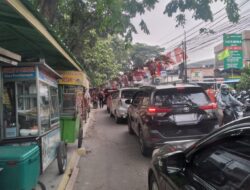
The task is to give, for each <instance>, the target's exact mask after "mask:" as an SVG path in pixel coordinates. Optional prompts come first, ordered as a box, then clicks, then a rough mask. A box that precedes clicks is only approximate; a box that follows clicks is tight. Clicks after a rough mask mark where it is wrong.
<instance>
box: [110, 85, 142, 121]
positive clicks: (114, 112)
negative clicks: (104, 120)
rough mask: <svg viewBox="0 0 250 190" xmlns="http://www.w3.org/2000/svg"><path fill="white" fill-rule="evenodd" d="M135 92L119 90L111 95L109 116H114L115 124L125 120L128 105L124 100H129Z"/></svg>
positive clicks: (129, 89)
mask: <svg viewBox="0 0 250 190" xmlns="http://www.w3.org/2000/svg"><path fill="white" fill-rule="evenodd" d="M137 90H138V89H137V88H121V89H119V90H118V91H117V92H115V93H112V100H111V108H110V115H111V116H114V118H115V121H116V123H120V122H121V120H122V119H127V111H128V107H129V105H128V104H126V103H125V100H127V99H131V98H132V97H133V95H134V94H135V93H136V92H137Z"/></svg>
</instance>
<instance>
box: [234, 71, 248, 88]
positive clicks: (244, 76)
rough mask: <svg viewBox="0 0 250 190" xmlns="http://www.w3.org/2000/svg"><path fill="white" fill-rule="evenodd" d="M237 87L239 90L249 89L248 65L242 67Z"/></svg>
mask: <svg viewBox="0 0 250 190" xmlns="http://www.w3.org/2000/svg"><path fill="white" fill-rule="evenodd" d="M237 88H238V89H240V90H248V89H250V67H246V68H244V70H243V72H242V73H241V77H240V83H239V84H238V85H237Z"/></svg>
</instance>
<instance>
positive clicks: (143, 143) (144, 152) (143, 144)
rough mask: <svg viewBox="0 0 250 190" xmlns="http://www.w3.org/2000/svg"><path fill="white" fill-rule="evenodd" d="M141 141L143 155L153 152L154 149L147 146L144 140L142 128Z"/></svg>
mask: <svg viewBox="0 0 250 190" xmlns="http://www.w3.org/2000/svg"><path fill="white" fill-rule="evenodd" d="M139 143H140V149H141V153H142V155H143V156H146V157H149V156H151V154H152V149H151V148H149V147H147V146H146V145H145V141H144V137H143V133H142V130H141V129H140V131H139Z"/></svg>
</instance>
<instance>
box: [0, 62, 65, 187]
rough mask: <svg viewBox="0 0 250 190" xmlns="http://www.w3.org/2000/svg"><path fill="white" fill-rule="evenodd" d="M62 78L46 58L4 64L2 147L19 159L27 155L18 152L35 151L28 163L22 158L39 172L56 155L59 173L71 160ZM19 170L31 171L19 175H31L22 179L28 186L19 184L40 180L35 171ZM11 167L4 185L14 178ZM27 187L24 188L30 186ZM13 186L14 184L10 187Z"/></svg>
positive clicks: (30, 152)
mask: <svg viewBox="0 0 250 190" xmlns="http://www.w3.org/2000/svg"><path fill="white" fill-rule="evenodd" d="M58 78H60V75H59V74H58V73H56V72H55V71H54V70H52V69H51V68H50V67H49V66H48V65H47V64H46V63H45V62H44V61H42V62H36V63H19V64H18V66H16V67H9V66H8V67H3V68H2V79H3V85H2V88H3V89H2V90H1V93H2V97H3V102H2V104H3V106H1V107H3V109H2V115H3V117H2V121H1V123H2V127H1V132H2V133H1V137H2V139H1V141H0V145H1V146H0V148H2V149H1V151H6V152H8V153H12V154H13V157H15V159H21V158H22V159H24V156H22V157H20V156H19V157H18V156H17V155H16V153H18V152H19V153H20V152H23V153H24V152H25V155H26V156H27V155H28V154H30V155H31V154H32V158H30V157H29V158H27V159H28V161H27V163H26V161H22V163H26V165H25V164H24V165H23V166H22V167H24V168H26V167H28V166H30V167H32V170H34V171H39V172H38V173H43V172H44V171H45V170H46V168H47V167H48V166H49V165H50V164H51V163H52V161H53V160H54V159H57V162H58V169H59V173H63V172H64V171H65V168H66V164H67V153H66V149H65V143H64V142H62V141H61V139H60V125H59V101H58V85H57V79H58ZM5 155H6V157H5V158H4V159H6V160H8V159H10V158H9V157H8V156H10V155H8V154H5ZM37 155H39V156H37ZM9 162H10V161H8V162H6V163H9ZM20 163H21V161H20ZM31 163H32V164H33V165H31ZM6 167H7V166H6ZM20 167H21V166H20ZM0 168H1V163H0ZM19 170H20V171H23V172H28V174H26V175H24V173H20V174H19V175H18V176H19V177H20V176H26V177H27V176H28V177H27V178H30V180H29V179H22V180H19V181H20V183H26V186H25V185H23V184H19V186H18V187H21V186H22V187H23V186H25V187H30V186H32V184H31V185H30V186H29V185H27V183H28V181H33V183H34V182H36V181H35V179H33V178H34V176H35V174H34V172H31V170H29V171H27V170H25V169H19ZM11 171H13V169H12V170H8V169H6V172H5V175H2V176H1V174H0V176H1V178H3V179H4V180H2V182H3V181H6V182H7V181H8V183H5V184H4V182H3V184H2V183H0V189H1V187H3V186H7V185H8V186H11V185H12V184H11V183H10V180H7V178H8V177H10V176H11V175H13V173H12V174H11V173H8V172H11ZM3 173H4V172H3ZM37 178H38V176H37ZM25 187H23V188H24V189H26V188H25ZM9 189H14V188H13V187H12V188H11V187H9Z"/></svg>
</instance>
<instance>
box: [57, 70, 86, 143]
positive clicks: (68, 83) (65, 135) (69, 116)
mask: <svg viewBox="0 0 250 190" xmlns="http://www.w3.org/2000/svg"><path fill="white" fill-rule="evenodd" d="M59 73H60V74H61V76H62V78H61V79H59V97H60V98H59V99H60V125H61V139H62V140H63V141H64V142H65V143H74V142H75V141H76V139H78V148H80V147H81V146H82V138H83V120H86V117H87V116H86V114H87V113H86V112H87V110H86V105H85V104H84V92H85V86H84V73H83V72H80V71H59Z"/></svg>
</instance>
